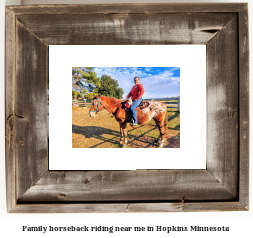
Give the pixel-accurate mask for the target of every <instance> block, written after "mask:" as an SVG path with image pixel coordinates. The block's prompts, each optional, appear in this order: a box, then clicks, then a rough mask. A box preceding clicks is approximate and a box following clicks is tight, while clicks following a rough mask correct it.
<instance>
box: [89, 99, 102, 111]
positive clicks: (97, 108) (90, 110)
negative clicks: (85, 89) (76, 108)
mask: <svg viewBox="0 0 253 238" xmlns="http://www.w3.org/2000/svg"><path fill="white" fill-rule="evenodd" d="M93 100H98V106H97V109H96V111H91V110H90V112H95V113H97V112H98V108H99V101H100V100H101V99H100V97H99V96H98V99H93ZM101 105H102V106H103V104H102V103H101Z"/></svg>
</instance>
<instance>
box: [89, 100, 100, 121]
mask: <svg viewBox="0 0 253 238" xmlns="http://www.w3.org/2000/svg"><path fill="white" fill-rule="evenodd" d="M102 109H103V106H102V103H101V98H100V96H99V95H96V96H95V97H94V98H93V99H92V103H91V107H90V111H89V115H90V117H95V115H96V113H97V112H98V111H100V110H102Z"/></svg>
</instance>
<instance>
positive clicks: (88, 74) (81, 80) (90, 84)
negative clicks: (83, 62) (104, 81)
mask: <svg viewBox="0 0 253 238" xmlns="http://www.w3.org/2000/svg"><path fill="white" fill-rule="evenodd" d="M98 87H100V78H99V77H97V74H96V73H95V72H94V71H93V67H73V68H72V89H74V90H75V91H79V92H80V93H81V94H83V95H84V94H85V93H86V92H93V91H97V90H96V88H98Z"/></svg>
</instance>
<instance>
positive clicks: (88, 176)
mask: <svg viewBox="0 0 253 238" xmlns="http://www.w3.org/2000/svg"><path fill="white" fill-rule="evenodd" d="M5 65H6V76H5V80H6V81H5V82H6V113H5V119H6V181H7V210H8V212H12V213H49V212H52V213H55V212H59V213H60V212H64V213H66V212H67V213H68V212H69V213H75V212H76V213H78V212H79V213H80V212H81V213H82V212H172V211H173V212H175V211H176V212H185V211H192V212H194V211H247V210H249V168H248V165H249V42H248V5H247V4H246V3H245V4H244V3H207V4H203V3H201V4H115V5H114V4H112V5H111V4H110V5H54V6H52V5H40V6H11V7H6V64H5ZM85 67H86V68H85ZM85 70H88V71H87V72H88V73H91V72H92V75H93V76H92V77H93V79H94V81H92V83H91V84H89V85H90V86H87V90H86V91H85V88H84V87H82V88H81V87H80V88H78V90H77V86H78V85H79V86H80V84H78V83H77V82H78V80H79V78H80V82H81V79H82V75H84V73H85ZM89 75H91V74H89ZM78 77H79V78H78ZM106 77H107V78H106ZM135 77H138V79H139V83H141V84H142V85H143V87H144V88H145V93H146V94H145V93H144V94H143V96H142V99H143V101H144V103H146V104H143V105H144V108H143V106H142V107H141V108H139V109H138V108H137V109H136V110H137V119H138V120H139V125H137V127H136V126H133V128H134V129H130V128H132V127H130V125H129V124H127V125H126V127H127V128H128V136H127V140H126V136H125V131H124V130H125V128H123V127H121V124H120V123H119V124H118V125H117V124H116V123H118V122H119V120H118V119H119V118H117V117H116V116H115V115H114V112H112V113H110V110H106V109H108V107H109V106H111V105H113V104H110V105H109V101H108V100H111V99H110V97H109V96H108V95H107V94H106V93H105V91H102V89H101V88H102V86H101V85H102V83H103V79H104V80H107V81H108V80H111V81H113V82H114V83H115V85H116V86H115V87H119V88H121V89H122V90H123V91H120V90H119V91H118V93H119V95H116V94H115V95H116V96H115V97H118V98H121V99H116V98H115V99H113V100H116V101H115V102H116V103H120V105H122V107H123V104H122V103H123V99H124V98H125V97H128V96H129V95H130V94H129V93H130V92H134V91H132V90H131V88H132V87H133V86H134V84H135V85H136V82H135V81H134V79H135ZM70 79H72V81H71V80H70ZM96 80H97V81H96ZM73 82H74V83H73ZM89 82H91V81H89ZM96 82H97V83H98V84H100V87H98V88H99V89H100V91H96V92H98V93H99V92H100V93H99V95H101V96H99V97H98V96H96V97H93V98H91V99H90V101H89V100H88V96H89V94H90V95H91V94H92V93H93V92H95V91H94V90H93V89H94V88H95V86H96ZM137 84H138V82H137ZM82 85H83V84H82ZM94 85H95V86H94ZM81 89H82V90H83V91H82V90H81ZM92 90H93V91H92ZM73 91H74V92H73ZM101 92H102V93H101ZM71 93H72V95H70V94H71ZM86 94H87V95H86ZM78 95H79V96H78ZM132 95H133V94H132ZM105 97H107V98H105ZM173 97H174V98H176V100H174V101H177V102H176V103H177V109H173V110H174V112H173V113H171V114H169V113H170V111H169V110H168V109H167V108H166V107H168V108H170V106H168V104H169V101H170V100H171V98H173ZM78 99H79V101H78ZM133 99H134V100H135V98H134V97H133ZM159 99H160V101H159ZM80 100H82V103H83V104H85V105H84V106H82V107H83V108H82V107H81V106H79V105H78V107H76V106H75V104H76V103H80ZM106 100H107V101H106ZM117 100H119V101H117ZM174 101H173V100H172V102H174ZM98 102H100V105H99V104H98ZM105 102H106V103H107V104H106V105H109V106H108V107H107V108H106V107H105V106H103V105H105ZM86 103H87V105H86ZM154 103H157V105H158V104H159V105H160V104H161V105H165V106H164V107H165V108H166V109H165V111H166V112H167V113H164V117H163V119H164V118H165V115H166V116H167V117H168V118H166V120H162V121H161V123H162V122H164V121H165V122H166V123H165V124H164V125H165V126H166V130H168V131H169V132H168V133H167V132H166V133H165V134H166V136H165V137H163V135H164V133H163V131H162V132H161V127H164V125H163V124H159V119H158V117H157V118H156V117H155V115H156V114H155V113H153V114H152V113H151V114H150V115H152V116H150V120H149V121H150V122H148V123H147V122H146V121H145V123H144V122H143V125H144V126H142V125H140V124H141V123H142V121H141V120H142V119H140V117H139V116H138V115H139V114H138V113H142V114H143V115H144V114H145V113H150V112H151V111H152V110H155V109H153V108H154V105H153V104H154ZM166 104H167V106H166ZM124 105H125V102H124ZM100 109H101V111H100ZM102 109H105V110H103V111H102ZM122 110H123V108H122ZM124 110H125V109H124ZM138 110H140V111H139V112H138ZM141 110H142V111H141ZM143 110H144V111H143ZM177 111H178V113H175V112H177ZM105 112H106V113H105ZM124 112H125V111H124ZM159 113H160V114H159V115H161V113H162V112H161V111H159ZM95 114H96V117H95V118H93V117H90V116H94V115H95ZM126 115H127V113H126ZM145 115H146V114H145ZM133 117H134V115H133ZM115 119H116V120H115ZM137 119H136V120H137ZM153 119H154V121H153ZM174 119H175V120H174ZM117 120H118V122H117ZM129 120H131V117H129ZM173 120H174V121H175V124H173V126H172V124H170V123H172V121H173ZM157 121H158V123H157ZM134 122H135V119H134V121H133V123H134ZM122 128H123V129H122ZM138 128H139V129H138ZM121 130H123V134H122V133H121V132H120V131H121ZM122 135H123V136H122ZM159 135H160V136H161V139H159ZM163 138H165V139H166V140H165V141H164V140H163ZM157 139H159V140H158V145H159V146H157V145H156V140H157ZM121 142H123V143H121ZM161 144H162V146H161ZM122 145H123V147H127V148H120V147H122ZM157 147H163V148H157Z"/></svg>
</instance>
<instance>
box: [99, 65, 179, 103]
mask: <svg viewBox="0 0 253 238" xmlns="http://www.w3.org/2000/svg"><path fill="white" fill-rule="evenodd" d="M94 71H95V72H96V73H97V76H98V77H101V76H102V75H104V74H105V75H109V76H111V77H112V78H113V79H116V80H118V83H119V86H120V87H121V88H122V89H123V90H124V95H123V97H124V98H125V97H126V96H127V94H128V93H129V92H130V90H131V88H132V87H133V86H134V77H136V76H138V77H139V78H140V83H141V84H143V86H144V88H145V93H144V96H143V98H144V99H145V98H163V97H175V96H180V68H178V67H177V68H175V67H94Z"/></svg>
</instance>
